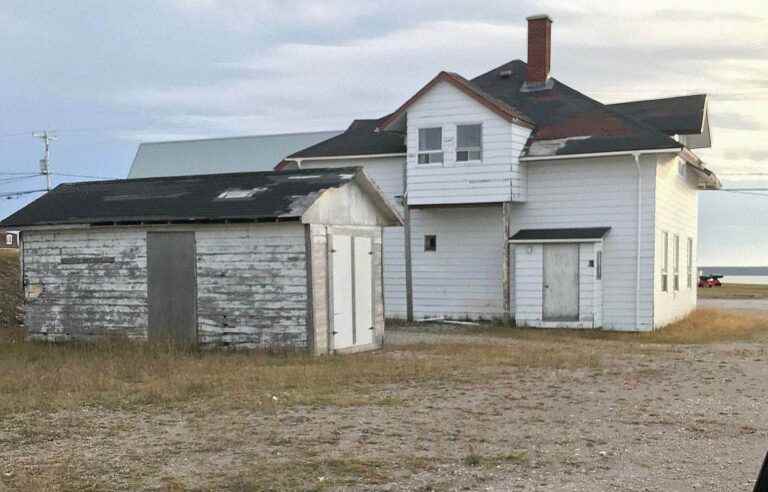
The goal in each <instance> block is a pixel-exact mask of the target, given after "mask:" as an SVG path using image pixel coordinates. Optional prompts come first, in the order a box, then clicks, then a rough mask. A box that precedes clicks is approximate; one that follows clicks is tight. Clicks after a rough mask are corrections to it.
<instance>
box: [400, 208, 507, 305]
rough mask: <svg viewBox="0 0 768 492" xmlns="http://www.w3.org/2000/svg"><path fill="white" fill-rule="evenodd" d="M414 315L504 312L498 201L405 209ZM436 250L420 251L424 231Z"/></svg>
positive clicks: (502, 242)
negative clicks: (408, 218)
mask: <svg viewBox="0 0 768 492" xmlns="http://www.w3.org/2000/svg"><path fill="white" fill-rule="evenodd" d="M411 221H412V222H411V230H412V235H411V237H412V239H411V244H412V252H413V253H412V254H413V297H414V317H416V318H429V317H438V316H446V317H450V318H470V319H479V318H485V319H491V318H500V317H502V316H503V315H504V302H503V291H502V280H501V271H502V262H503V261H504V237H503V231H504V228H503V220H502V214H501V206H500V205H491V206H472V207H452V208H442V207H441V208H415V209H412V210H411ZM427 234H434V235H436V236H437V251H436V252H426V251H424V236H425V235H427Z"/></svg>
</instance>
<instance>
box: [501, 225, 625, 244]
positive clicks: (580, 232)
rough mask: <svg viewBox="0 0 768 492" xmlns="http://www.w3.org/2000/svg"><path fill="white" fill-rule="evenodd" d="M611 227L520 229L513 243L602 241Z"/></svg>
mask: <svg viewBox="0 0 768 492" xmlns="http://www.w3.org/2000/svg"><path fill="white" fill-rule="evenodd" d="M610 230H611V228H610V227H571V228H565V229H520V230H519V231H517V233H516V234H515V235H514V236H512V237H511V238H510V239H511V240H512V241H558V240H566V239H567V240H573V239H584V240H587V239H601V238H602V237H603V236H605V235H606V234H608V231H610Z"/></svg>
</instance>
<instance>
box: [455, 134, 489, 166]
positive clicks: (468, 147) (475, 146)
mask: <svg viewBox="0 0 768 492" xmlns="http://www.w3.org/2000/svg"><path fill="white" fill-rule="evenodd" d="M482 158H483V127H482V125H458V126H457V127H456V162H467V161H479V160H482Z"/></svg>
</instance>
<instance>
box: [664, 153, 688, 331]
mask: <svg viewBox="0 0 768 492" xmlns="http://www.w3.org/2000/svg"><path fill="white" fill-rule="evenodd" d="M677 166H678V162H677V159H660V160H659V165H658V167H657V175H656V230H655V238H656V250H655V251H656V257H655V268H654V271H655V274H656V275H655V281H654V322H655V324H656V326H657V327H660V326H664V325H665V324H668V323H670V322H672V321H675V320H677V319H679V318H681V317H683V316H685V315H686V314H688V313H689V312H691V310H693V309H694V308H695V307H696V288H697V283H698V271H697V268H696V244H697V236H698V194H697V188H696V179H695V176H694V175H693V172H692V171H690V170H687V171H686V177H682V176H680V175H679V174H678V167H677ZM663 231H666V232H668V233H669V281H668V282H669V290H668V291H667V292H663V291H662V290H661V268H662V261H663V247H662V237H661V235H662V232H663ZM675 234H677V235H679V236H680V290H679V291H675V290H674V285H673V284H674V281H673V278H674V277H673V262H674V257H673V255H674V250H673V240H674V239H673V238H674V235H675ZM688 238H691V239H692V240H693V265H692V272H693V279H692V285H691V287H690V288H689V287H688V282H687V278H686V275H687V266H688V265H687V262H688V256H687V241H688Z"/></svg>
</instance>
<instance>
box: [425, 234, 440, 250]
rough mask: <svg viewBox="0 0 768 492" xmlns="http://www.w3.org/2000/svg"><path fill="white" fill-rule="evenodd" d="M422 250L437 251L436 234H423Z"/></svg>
mask: <svg viewBox="0 0 768 492" xmlns="http://www.w3.org/2000/svg"><path fill="white" fill-rule="evenodd" d="M424 251H437V236H435V235H434V234H427V235H426V236H424Z"/></svg>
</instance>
